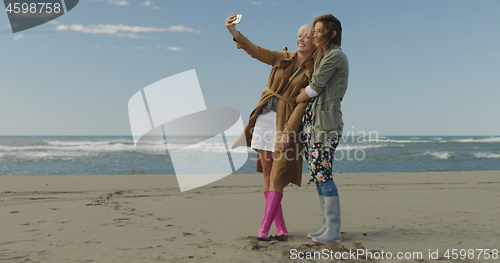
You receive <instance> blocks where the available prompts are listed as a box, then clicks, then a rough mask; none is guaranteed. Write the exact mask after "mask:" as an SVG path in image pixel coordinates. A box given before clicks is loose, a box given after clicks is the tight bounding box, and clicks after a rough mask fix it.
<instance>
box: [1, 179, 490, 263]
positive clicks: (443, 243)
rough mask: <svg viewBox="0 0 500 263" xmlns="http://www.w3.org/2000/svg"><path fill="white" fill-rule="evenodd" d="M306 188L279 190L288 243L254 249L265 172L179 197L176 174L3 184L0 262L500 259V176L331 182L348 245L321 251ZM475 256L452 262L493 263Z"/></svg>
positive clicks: (317, 216) (311, 195)
mask: <svg viewBox="0 0 500 263" xmlns="http://www.w3.org/2000/svg"><path fill="white" fill-rule="evenodd" d="M307 181H308V175H307V174H304V177H303V185H302V187H300V188H299V187H297V186H292V187H291V186H288V187H287V188H285V192H284V198H283V201H282V205H283V211H284V215H285V220H286V224H287V227H288V230H289V232H290V234H291V239H290V241H289V242H278V241H271V242H259V241H256V240H255V238H254V235H255V234H256V232H257V229H258V228H259V226H260V221H261V219H262V215H263V209H264V196H263V194H262V189H261V188H262V186H261V184H262V176H261V175H260V174H251V175H241V174H238V175H230V176H228V177H226V178H224V179H222V180H219V181H217V182H215V183H212V184H210V185H207V186H204V187H201V188H197V189H195V190H191V191H188V192H183V193H181V192H180V191H179V188H178V185H177V181H176V178H175V176H174V175H85V176H55V175H46V176H0V216H1V219H2V224H1V225H0V233H1V235H0V262H2V263H3V262H290V261H292V262H293V261H297V260H298V261H304V260H299V259H298V258H299V257H307V256H311V257H312V256H316V259H313V260H312V262H330V261H329V260H326V259H325V257H326V254H324V253H326V252H328V254H329V255H332V254H333V255H335V253H336V252H347V253H349V252H351V253H352V252H353V251H357V250H356V249H360V250H359V251H361V250H363V251H369V252H371V253H374V254H373V257H375V256H377V255H379V256H380V255H381V253H382V251H383V252H384V254H385V255H387V252H390V253H392V256H393V257H396V254H397V253H398V252H403V253H404V252H411V253H413V252H416V253H418V252H422V254H421V255H422V260H420V261H418V260H416V259H407V260H405V259H404V260H394V259H392V260H386V259H380V258H379V259H374V260H366V259H363V256H359V257H358V259H353V258H352V255H351V254H349V255H350V257H351V258H348V259H343V260H341V261H342V262H365V261H370V262H434V261H435V259H429V249H430V252H435V251H437V250H438V253H437V254H433V256H435V255H437V256H438V258H440V259H441V261H440V262H448V261H449V262H456V260H455V261H453V260H451V259H450V260H448V259H447V258H445V257H444V256H445V252H446V250H448V249H449V250H450V253H451V249H458V250H457V253H459V252H460V249H467V250H468V249H490V251H489V253H491V249H500V242H499V240H500V231H499V230H500V217H499V214H500V213H499V211H500V202H499V201H500V171H472V172H425V173H363V174H337V175H336V176H335V182H336V183H337V186H338V188H339V195H340V202H341V209H342V227H341V231H342V232H343V236H342V238H343V242H341V243H337V244H326V245H325V244H315V243H313V242H311V240H310V239H308V238H307V237H306V234H307V233H308V232H311V231H316V230H318V229H319V228H321V225H322V214H321V210H320V205H319V201H318V196H317V193H316V189H315V187H314V185H312V184H311V185H308V184H307ZM274 231H275V228H274V226H273V227H272V228H271V231H270V234H274ZM325 249H326V250H325ZM301 252H302V253H301ZM314 252H319V253H316V254H314ZM330 252H331V254H330ZM478 252H479V250H476V253H475V254H474V256H473V257H474V259H473V260H472V259H459V260H458V261H459V262H479V261H484V262H496V261H498V259H497V260H493V259H491V258H490V259H489V260H486V259H484V256H485V254H484V253H483V255H481V259H482V260H478V259H477V257H478V254H479V253H478ZM300 253H301V254H300ZM321 253H323V254H321ZM377 253H378V254H377ZM320 254H321V257H319V256H320ZM337 255H344V256H346V255H347V254H346V253H344V254H337ZM403 255H404V254H403ZM407 255H408V254H407ZM416 255H418V254H416ZM497 255H498V254H497ZM450 256H451V254H450ZM469 256H472V254H471V255H469ZM488 256H490V257H494V256H495V254H494V253H493V254H488ZM291 258H292V259H291ZM293 258H296V259H293ZM365 258H366V257H365ZM328 259H331V258H328Z"/></svg>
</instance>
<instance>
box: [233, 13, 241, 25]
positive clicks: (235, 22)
mask: <svg viewBox="0 0 500 263" xmlns="http://www.w3.org/2000/svg"><path fill="white" fill-rule="evenodd" d="M242 16H243V15H242V14H239V15H236V20H234V21H233V22H232V23H231V24H239V23H240V22H241V17H242Z"/></svg>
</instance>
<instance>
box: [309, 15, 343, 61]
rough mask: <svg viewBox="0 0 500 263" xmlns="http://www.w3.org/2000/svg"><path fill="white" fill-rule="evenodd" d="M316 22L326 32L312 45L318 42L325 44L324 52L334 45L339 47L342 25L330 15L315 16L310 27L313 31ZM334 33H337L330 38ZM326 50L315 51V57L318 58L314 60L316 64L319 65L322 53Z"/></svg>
mask: <svg viewBox="0 0 500 263" xmlns="http://www.w3.org/2000/svg"><path fill="white" fill-rule="evenodd" d="M318 22H321V23H322V24H323V28H325V29H326V31H327V32H326V33H325V34H324V35H323V36H321V37H320V38H319V39H315V40H314V43H315V44H316V43H318V42H326V50H328V49H329V48H330V47H331V46H333V45H334V44H337V45H339V46H340V45H341V43H342V24H340V21H339V20H338V19H337V18H336V17H334V16H333V15H332V14H326V15H322V16H317V17H315V18H314V22H313V25H312V26H313V30H314V29H315V27H316V23H318ZM334 31H335V32H337V34H336V35H335V37H333V38H332V36H333V32H334ZM326 50H323V51H321V50H319V49H318V50H317V51H319V52H316V53H317V54H316V55H317V56H318V57H317V58H318V59H315V60H316V63H319V60H320V58H322V57H323V53H324V52H326Z"/></svg>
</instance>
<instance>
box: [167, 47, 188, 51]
mask: <svg viewBox="0 0 500 263" xmlns="http://www.w3.org/2000/svg"><path fill="white" fill-rule="evenodd" d="M165 49H166V50H169V51H182V50H184V49H183V48H181V47H166V48H165Z"/></svg>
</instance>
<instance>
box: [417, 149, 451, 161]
mask: <svg viewBox="0 0 500 263" xmlns="http://www.w3.org/2000/svg"><path fill="white" fill-rule="evenodd" d="M453 154H454V153H453V152H435V151H434V152H431V151H427V152H425V153H424V155H431V156H434V157H436V158H438V159H442V160H446V159H449V158H450V157H452V156H453Z"/></svg>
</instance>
